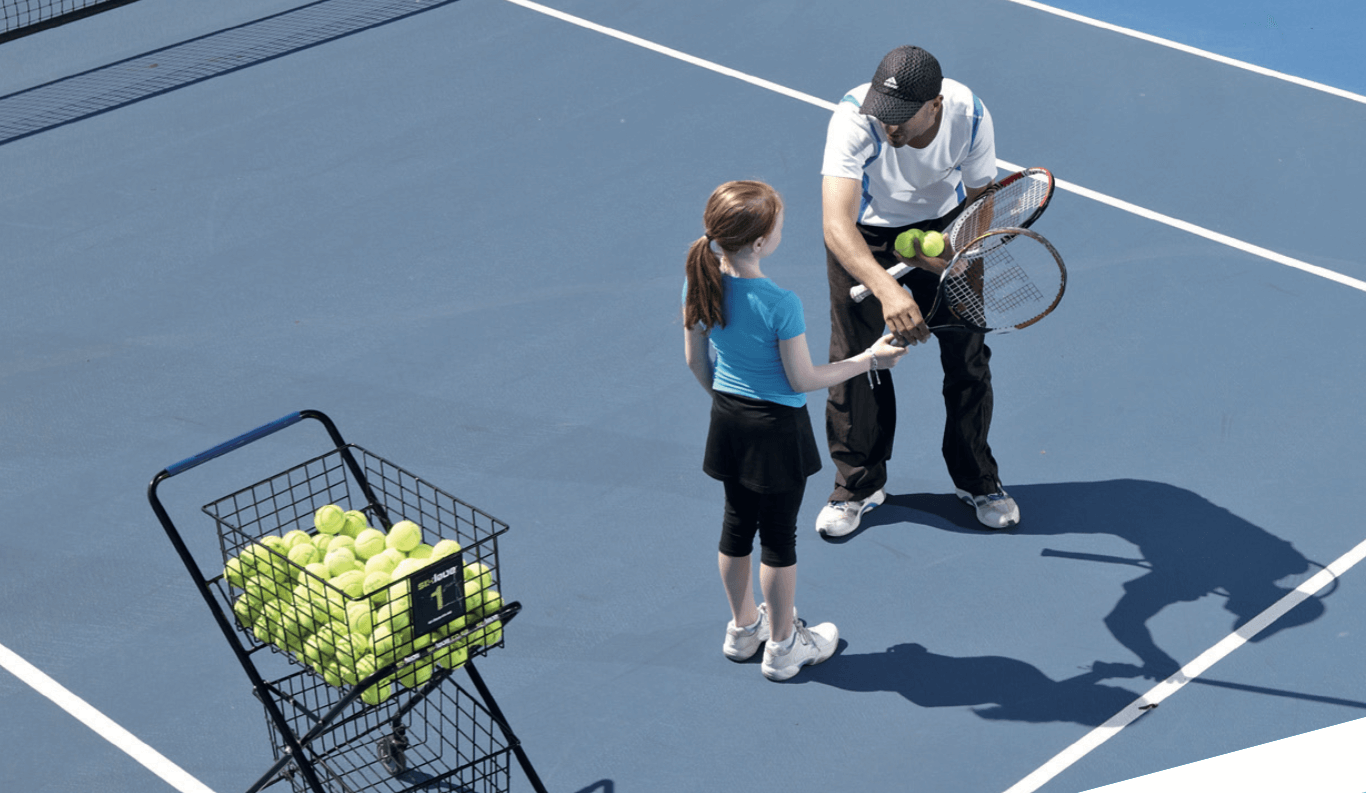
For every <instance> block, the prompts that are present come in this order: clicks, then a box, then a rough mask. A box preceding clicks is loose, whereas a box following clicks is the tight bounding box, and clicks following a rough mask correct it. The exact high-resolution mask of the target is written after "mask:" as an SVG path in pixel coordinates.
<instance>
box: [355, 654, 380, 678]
mask: <svg viewBox="0 0 1366 793" xmlns="http://www.w3.org/2000/svg"><path fill="white" fill-rule="evenodd" d="M377 671H379V667H378V666H376V665H375V656H373V655H370V654H368V653H367V654H365V655H362V656H361V657H359V658H357V659H356V682H357V683H359V682H360V681H362V680H364V679H365V678H367V677H369V676H370V675H373V674H374V673H375V672H377Z"/></svg>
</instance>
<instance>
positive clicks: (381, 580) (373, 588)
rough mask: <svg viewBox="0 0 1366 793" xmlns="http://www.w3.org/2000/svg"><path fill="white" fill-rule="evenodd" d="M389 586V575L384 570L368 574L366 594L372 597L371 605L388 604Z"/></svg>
mask: <svg viewBox="0 0 1366 793" xmlns="http://www.w3.org/2000/svg"><path fill="white" fill-rule="evenodd" d="M388 586H389V574H388V573H386V572H384V571H382V570H376V571H375V572H373V573H367V574H366V576H365V588H364V592H366V593H367V594H369V595H370V602H371V603H375V604H379V603H386V602H388V600H389V590H388Z"/></svg>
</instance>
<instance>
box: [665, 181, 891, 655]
mask: <svg viewBox="0 0 1366 793" xmlns="http://www.w3.org/2000/svg"><path fill="white" fill-rule="evenodd" d="M702 221H703V224H704V226H705V229H706V234H704V235H703V236H702V238H701V239H698V240H697V241H696V242H694V243H693V244H692V247H691V248H690V249H689V250H688V260H687V281H686V283H685V285H684V294H683V326H684V328H686V331H685V333H684V343H683V350H684V355H685V357H686V358H687V361H688V368H690V369H691V370H692V373H693V375H694V376H696V377H697V381H698V382H699V383H701V384H702V387H703V388H705V389H706V390H707V392H708V393H709V394H711V396H712V409H711V429H710V431H709V432H708V435H707V446H706V452H705V456H704V460H703V464H702V470H703V471H705V472H706V473H707V474H708V475H709V476H712V477H714V478H716V479H719V480H721V482H722V483H724V485H725V491H726V506H725V518H724V520H723V522H722V526H721V542H720V546H719V554H718V565H719V567H720V571H721V583H722V585H723V586H724V587H725V590H726V597H727V598H728V599H729V600H730V610H731V621H730V623H729V624H728V625H727V627H726V638H725V642H724V643H723V645H722V652H723V653H725V655H726V657H727V658H730V659H731V660H733V661H744V660H747V659H749V658H750V657H752V656H753V655H754V654H755V653H756V652H758V650H759V646H760V645H761V644H763V645H764V659H763V665H762V667H761V671H762V672H763V674H764V676H765V677H767V678H768V679H770V680H786V679H788V678H790V677H792V676H793V675H795V674H797V672H798V671H799V670H800V669H801V668H802V666H804V665H806V664H816V663H820V662H821V661H824V660H825V659H827V658H829V657H830V656H831V655H832V654H833V653H834V652H835V646H836V645H837V644H838V642H839V631H838V629H836V627H835V626H834V624H832V623H829V622H825V623H821V624H820V625H816V626H815V627H811V628H808V627H806V625H805V623H804V622H802V621H801V620H798V619H797V612H796V608H795V606H794V604H793V601H794V597H795V594H796V584H797V566H796V565H797V553H796V545H797V512H798V510H799V509H800V507H801V502H802V494H803V493H804V492H805V489H806V479H807V477H809V476H811V475H812V474H814V473H816V472H817V471H819V470H820V467H821V461H820V451H819V449H818V448H817V446H816V441H815V436H814V435H813V433H812V431H811V418H810V416H809V415H808V414H807V411H806V393H805V392H807V391H815V390H818V389H822V388H829V387H830V386H831V385H834V384H835V383H841V382H844V381H845V380H848V379H849V378H851V377H856V376H859V375H863V374H865V373H866V374H867V375H868V377H869V378H870V379H871V378H873V377H875V374H874V373H875V372H876V371H877V370H878V369H881V368H890V367H892V366H894V365H895V364H896V362H897V361H898V360H899V359H900V358H901V356H902V355H904V354H905V353H906V349H905V348H903V347H895V346H893V345H892V344H891V341H892V336H891V335H887V336H884V337H882V338H881V339H879V340H878V341H877V342H876V343H874V344H873V346H872V347H869V348H868V349H867V350H865V351H864V352H861V353H859V354H858V355H855V356H854V357H852V358H849V359H846V360H843V361H837V362H835V363H831V364H827V365H824V366H815V365H814V364H812V362H811V355H810V352H809V351H808V350H807V346H806V323H805V321H804V320H803V317H802V303H801V300H800V299H798V297H797V296H796V294H794V293H792V292H790V291H788V290H786V289H782V288H780V287H778V286H777V285H776V284H774V283H773V282H772V281H770V280H769V279H768V278H767V277H766V276H765V275H764V274H763V272H762V270H761V268H760V262H761V261H762V260H763V259H764V258H766V257H768V256H769V254H771V253H773V252H774V251H775V250H777V248H778V244H779V243H780V242H782V238H783V204H782V199H781V198H780V197H779V196H778V193H777V192H776V191H775V190H774V189H773V188H772V187H770V186H768V185H766V184H764V183H762V182H752V181H739V182H727V183H726V184H723V185H721V186H720V187H718V188H716V190H715V191H714V192H713V193H712V195H711V198H710V199H708V201H707V208H706V211H705V212H704V214H703V216H702ZM713 244H714V245H715V247H716V248H719V249H720V256H719V257H718V256H717V253H716V250H715V249H714V248H713ZM710 348H714V349H715V350H716V361H715V365H714V366H713V363H712V359H711V355H710ZM756 534H757V535H758V537H759V545H760V548H761V550H762V553H761V554H760V565H759V586H760V588H761V589H762V590H763V595H764V603H763V604H762V605H758V606H756V605H755V602H754V589H753V585H752V583H751V577H750V576H751V563H750V554H751V552H752V551H753V548H754V537H755V535H756Z"/></svg>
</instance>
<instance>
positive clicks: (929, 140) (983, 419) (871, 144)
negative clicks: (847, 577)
mask: <svg viewBox="0 0 1366 793" xmlns="http://www.w3.org/2000/svg"><path fill="white" fill-rule="evenodd" d="M821 175H822V182H821V194H822V211H823V226H824V231H825V246H826V268H827V270H828V271H829V279H830V324H831V334H830V360H832V361H837V360H843V359H845V358H848V357H849V356H850V355H852V354H853V353H855V352H857V351H859V350H864V349H867V348H868V346H869V345H870V344H872V342H873V341H874V340H876V339H877V338H878V337H879V336H880V335H882V334H883V333H884V328H885V329H890V331H891V332H892V333H895V334H896V335H897V337H898V338H899V339H901V340H902V341H903V342H905V343H907V344H912V345H914V344H919V343H920V342H925V341H928V340H929V337H930V335H931V333H930V331H929V329H928V327H927V323H926V318H925V316H924V312H926V311H929V310H930V307H931V306H933V305H934V293H935V288H936V287H937V286H938V282H939V273H941V272H943V269H944V267H945V265H946V262H945V261H944V259H940V258H933V257H927V256H924V255H923V254H921V253H920V251H919V249H918V248H917V250H916V254H917V255H916V256H915V258H914V259H904V258H902V257H901V256H900V255H899V254H897V253H896V251H895V249H894V248H893V242H894V240H895V239H896V237H897V235H898V234H900V233H901V232H903V231H905V230H907V229H911V228H918V229H924V230H934V231H942V230H943V229H945V228H947V227H948V225H949V224H950V223H951V222H952V221H953V219H954V218H955V217H957V215H958V213H959V212H961V211H962V208H963V207H964V206H965V205H966V204H967V203H969V202H971V201H972V200H973V199H974V198H976V197H977V196H978V195H981V193H982V192H983V191H984V190H986V189H987V188H988V187H989V186H990V185H991V184H992V182H993V180H994V179H995V176H996V142H995V134H994V130H993V128H992V123H991V115H990V114H989V113H987V110H986V108H985V107H984V106H983V105H982V103H981V101H980V100H978V99H977V97H976V96H974V95H973V93H972V91H970V90H968V88H967V87H966V86H964V85H962V84H961V83H958V82H956V81H954V80H948V79H944V78H943V76H942V74H941V72H940V68H939V62H938V61H937V60H935V58H934V56H932V55H930V54H929V53H928V52H926V51H925V50H923V49H920V48H919V47H898V48H897V49H895V50H892V51H891V52H890V53H888V54H887V56H886V57H885V58H883V59H882V62H881V63H880V64H879V65H878V68H877V71H876V72H875V73H874V75H873V80H872V82H871V83H869V84H865V85H861V86H859V87H858V88H855V89H854V90H852V91H850V92H849V93H848V95H846V96H845V97H844V99H843V100H842V101H841V102H840V104H839V107H838V108H837V109H836V111H835V113H834V115H833V117H832V118H831V119H830V124H829V128H828V130H827V132H826V142H825V157H824V161H823V164H822V166H821ZM945 255H947V254H945ZM898 261H904V262H906V263H907V264H911V265H913V266H914V267H915V268H916V269H913V270H912V271H911V273H910V274H909V275H908V276H906V278H905V283H906V286H908V287H909V288H910V291H909V292H908V291H907V290H906V289H903V288H902V286H901V284H898V283H897V282H896V280H895V279H893V278H892V277H891V276H889V275H888V274H887V272H886V268H887V267H890V266H892V265H893V264H895V263H897V262H898ZM860 283H861V284H864V285H866V286H867V287H868V288H869V289H870V290H871V292H872V295H871V297H869V298H868V299H867V300H865V301H863V302H862V303H855V302H854V301H853V300H852V299H851V298H850V297H849V289H850V287H853V286H855V285H856V284H860ZM934 335H935V336H936V337H937V338H938V341H939V357H940V361H941V363H942V365H943V369H944V407H945V410H946V413H947V415H946V420H945V425H944V436H943V453H944V461H945V463H947V465H948V469H949V475H950V476H951V477H952V479H953V482H954V486H955V488H956V490H957V493H958V497H959V498H960V499H962V500H963V501H964V502H965V503H967V504H968V505H969V506H971V507H972V508H973V509H974V510H976V513H977V519H978V521H979V522H980V523H981V524H982V525H984V526H986V527H988V528H992V529H1002V528H1006V527H1009V526H1013V525H1015V524H1016V523H1018V522H1019V520H1020V512H1019V508H1018V507H1017V506H1016V504H1015V501H1014V500H1013V499H1012V498H1011V497H1010V496H1009V495H1007V494H1006V492H1005V489H1004V488H1003V487H1002V486H1001V482H1000V480H999V478H998V476H997V468H996V460H995V459H994V458H993V457H992V455H991V447H990V446H989V445H988V444H987V431H988V429H989V428H990V426H991V408H992V391H991V369H990V367H989V366H988V362H989V360H990V358H991V350H990V349H989V348H988V347H987V346H986V344H985V340H984V337H983V336H981V335H979V334H976V333H964V332H961V331H946V332H936V333H935V334H934ZM825 419H826V439H827V442H828V443H829V447H830V456H831V458H832V459H833V460H834V463H835V489H834V491H833V493H832V494H831V496H830V501H829V503H828V504H826V506H825V508H824V509H822V510H821V512H820V515H819V516H818V517H817V519H816V530H817V531H818V532H820V533H821V534H823V535H826V536H833V537H838V536H843V535H845V534H848V533H850V532H852V531H853V530H854V529H856V528H858V525H859V520H860V519H861V518H862V516H863V515H864V514H865V513H866V512H868V510H870V509H873V508H875V507H876V506H878V505H879V504H881V503H882V502H883V501H884V500H885V499H886V497H887V496H886V492H885V491H884V487H885V485H886V483H887V461H888V460H889V459H890V458H891V456H892V439H893V435H894V434H895V430H896V394H895V391H894V389H893V387H892V381H891V377H890V375H888V374H886V373H883V374H882V376H881V377H880V380H879V381H878V382H877V383H876V384H875V385H873V386H872V387H870V384H869V383H867V382H864V381H861V380H850V381H848V382H846V383H844V384H842V385H838V386H834V387H832V388H831V389H830V393H829V398H828V400H827V402H826V411H825Z"/></svg>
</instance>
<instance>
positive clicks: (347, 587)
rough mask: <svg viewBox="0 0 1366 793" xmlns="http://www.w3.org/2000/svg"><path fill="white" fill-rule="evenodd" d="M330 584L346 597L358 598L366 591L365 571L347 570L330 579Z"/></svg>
mask: <svg viewBox="0 0 1366 793" xmlns="http://www.w3.org/2000/svg"><path fill="white" fill-rule="evenodd" d="M332 586H334V587H336V588H337V589H340V590H341V591H342V592H344V593H345V594H346V596H347V597H350V598H358V597H360V596H361V595H364V594H365V591H366V590H365V573H363V572H361V571H360V570H354V569H353V570H347V571H346V572H344V573H342V574H341V575H339V576H337V577H335V578H333V579H332Z"/></svg>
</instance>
